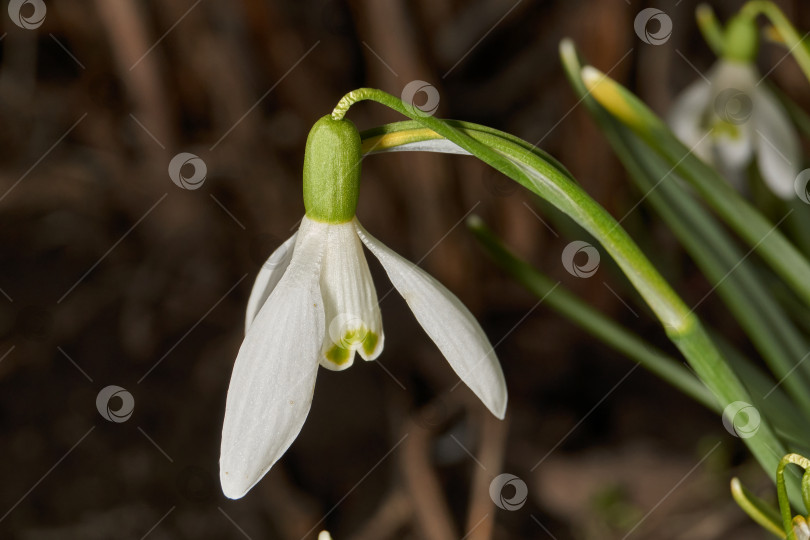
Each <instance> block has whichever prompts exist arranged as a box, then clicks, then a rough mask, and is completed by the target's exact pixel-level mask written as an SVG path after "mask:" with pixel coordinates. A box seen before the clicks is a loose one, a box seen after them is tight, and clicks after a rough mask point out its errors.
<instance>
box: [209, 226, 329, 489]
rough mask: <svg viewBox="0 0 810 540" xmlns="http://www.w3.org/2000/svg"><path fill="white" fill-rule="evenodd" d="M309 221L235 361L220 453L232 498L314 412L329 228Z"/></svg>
mask: <svg viewBox="0 0 810 540" xmlns="http://www.w3.org/2000/svg"><path fill="white" fill-rule="evenodd" d="M307 221H308V220H305V222H303V223H302V224H301V229H300V230H299V232H298V239H297V242H296V246H295V256H294V257H293V259H292V261H291V262H290V265H289V267H288V269H287V272H285V273H284V276H283V277H282V278H281V281H280V282H279V283H278V286H277V287H276V288H275V290H274V291H273V293H272V294H271V295H270V298H268V299H267V302H265V304H264V306H263V307H262V308H261V309H260V310H259V314H258V315H257V316H256V319H255V320H254V322H253V324H252V325H251V327H250V330H249V331H248V333H247V335H246V336H245V340H244V342H243V343H242V347H241V348H240V349H239V355H238V356H237V357H236V362H235V363H234V366H233V373H232V374H231V384H230V386H229V387H228V398H227V401H226V404H225V420H224V423H223V426H222V446H221V450H220V458H219V466H220V472H219V478H220V483H221V484H222V491H223V493H225V495H226V496H227V497H229V498H231V499H238V498H240V497H242V496H244V494H245V493H247V491H248V490H249V489H250V488H251V487H253V486H254V485H255V484H256V482H258V481H259V480H260V479H261V478H262V476H264V475H265V473H267V471H268V470H269V469H270V467H271V466H272V465H273V464H274V463H275V462H276V461H277V460H278V459H279V458H280V457H281V455H282V454H284V452H285V451H286V450H287V448H288V447H289V446H290V444H292V442H293V440H295V438H296V437H297V436H298V433H299V432H300V431H301V426H302V425H303V424H304V420H306V417H307V414H309V408H310V405H311V403H312V392H313V390H314V388H315V375H316V373H317V370H318V353H319V352H320V348H321V341H322V340H323V334H324V324H323V320H324V319H323V302H322V301H321V294H320V288H319V286H318V276H319V273H320V263H321V258H322V251H323V241H324V232H325V229H324V228H323V227H322V226H311V222H307ZM316 225H320V224H316Z"/></svg>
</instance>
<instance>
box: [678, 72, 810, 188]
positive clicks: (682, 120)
mask: <svg viewBox="0 0 810 540" xmlns="http://www.w3.org/2000/svg"><path fill="white" fill-rule="evenodd" d="M707 78H708V83H707V81H705V80H698V81H696V82H695V83H693V84H692V85H690V86H689V87H687V88H686V90H684V91H683V93H682V94H681V95H680V96H679V97H678V98H677V100H676V101H675V104H674V105H673V107H672V110H671V112H670V115H669V124H670V127H671V128H672V131H673V132H674V133H675V135H676V136H677V137H678V138H679V139H680V140H681V141H682V142H683V143H684V144H685V145H687V146H688V147H689V148H692V149H693V151H694V153H695V154H696V155H697V156H698V157H700V158H701V159H703V160H704V161H706V162H707V163H709V164H711V165H714V166H715V167H717V168H718V169H719V171H720V172H721V173H722V174H723V175H724V176H725V177H726V178H727V179H728V180H729V182H731V183H732V184H733V185H734V186H735V187H736V188H737V189H739V190H742V189H744V188H745V169H746V167H747V166H748V164H749V163H750V161H751V159H752V157H754V156H756V160H757V166H758V168H759V171H760V174H761V175H762V178H763V179H764V181H765V183H766V184H767V185H768V187H769V188H770V189H771V191H773V193H775V194H776V195H777V196H779V197H781V198H783V199H789V198H791V197H794V196H795V192H794V189H793V184H794V181H795V179H796V175H797V174H798V172H799V169H800V167H801V147H800V143H799V137H798V135H797V133H796V130H795V129H794V127H793V124H792V123H791V121H790V119H789V117H788V115H787V113H786V112H785V110H784V108H783V107H782V105H781V104H780V103H779V102H778V100H777V99H776V97H775V96H774V95H773V94H772V93H771V91H770V90H768V88H767V87H766V86H765V85H764V84H763V82H762V79H761V77H760V76H759V73H758V72H757V70H756V68H755V67H754V66H753V64H750V63H747V62H737V61H731V60H719V61H718V62H717V63H716V64H715V66H714V67H713V68H712V69H711V71H710V72H709V74H708V77H707Z"/></svg>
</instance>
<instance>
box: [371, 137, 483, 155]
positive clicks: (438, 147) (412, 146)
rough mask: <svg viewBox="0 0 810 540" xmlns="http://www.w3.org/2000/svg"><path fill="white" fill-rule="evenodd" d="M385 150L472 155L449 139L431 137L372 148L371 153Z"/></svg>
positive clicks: (380, 152)
mask: <svg viewBox="0 0 810 540" xmlns="http://www.w3.org/2000/svg"><path fill="white" fill-rule="evenodd" d="M384 152H435V153H437V154H461V155H464V156H470V155H472V154H470V153H469V152H467V151H466V150H464V149H463V148H462V147H460V146H459V145H457V144H456V143H454V142H453V141H449V140H447V139H431V140H427V141H416V142H411V143H406V144H401V145H399V146H393V147H390V148H383V149H380V150H375V149H373V148H372V149H371V150H370V151H369V152H368V153H369V154H382V153H384Z"/></svg>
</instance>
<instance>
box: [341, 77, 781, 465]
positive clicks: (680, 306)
mask: <svg viewBox="0 0 810 540" xmlns="http://www.w3.org/2000/svg"><path fill="white" fill-rule="evenodd" d="M362 100H371V101H376V102H378V103H381V104H383V105H386V106H388V107H390V108H391V109H394V110H395V111H397V112H400V113H401V114H403V115H405V116H408V117H409V118H412V119H413V120H415V121H416V122H418V123H419V124H421V125H422V126H423V127H425V128H427V129H429V130H431V131H433V132H435V133H437V134H439V135H441V136H442V137H444V138H446V139H448V140H450V141H452V142H454V143H455V144H456V145H458V146H459V147H461V148H462V149H464V150H466V151H467V152H469V153H471V154H473V155H475V156H476V157H477V158H478V159H480V160H482V161H484V162H485V163H487V164H489V165H490V166H492V167H494V168H495V169H497V170H498V171H500V172H502V173H504V174H506V175H507V176H509V177H510V178H512V179H513V180H515V181H516V182H518V183H519V184H521V185H522V186H524V187H526V188H527V189H529V190H530V191H532V192H533V193H535V194H537V195H539V196H540V197H542V198H544V199H546V200H548V201H549V202H550V203H552V204H553V205H554V206H556V207H557V208H558V209H560V210H561V211H563V212H564V213H566V214H568V216H569V217H571V218H572V219H574V220H575V221H576V222H577V223H578V224H579V225H580V226H581V227H583V228H584V229H585V230H586V231H588V232H589V233H590V234H592V235H593V236H594V238H596V239H597V240H598V241H599V242H600V243H601V244H602V246H603V247H604V248H605V250H606V251H607V252H608V253H609V254H610V255H611V256H612V257H613V259H614V260H615V261H616V263H617V264H618V265H619V267H620V268H621V269H622V271H623V272H624V274H625V275H626V276H627V278H628V279H629V280H630V282H631V283H632V284H633V286H635V288H636V289H637V290H638V292H639V293H640V294H641V296H642V297H643V298H644V300H645V301H646V302H647V304H648V305H649V306H650V307H651V309H652V310H653V311H654V313H655V314H656V316H657V317H658V319H659V320H660V321H661V323H662V325H663V326H664V328H665V330H666V333H667V335H668V336H669V338H670V340H671V341H672V342H673V343H674V344H675V345H676V346H677V347H678V348H679V349H680V350H681V352H682V353H683V355H684V357H685V358H686V359H687V360H688V361H689V363H690V365H691V366H692V368H693V369H694V370H695V371H696V372H697V374H698V376H699V377H700V378H701V380H703V382H704V383H705V384H706V386H707V387H708V388H709V390H711V392H712V393H713V394H714V396H715V398H716V399H717V401H718V403H719V405H720V406H721V407H724V408H725V407H726V406H727V405H729V404H730V403H732V402H735V401H745V402H747V403H751V402H752V399H751V396H750V394H749V393H748V390H746V388H745V386H744V385H743V384H742V382H741V381H740V379H739V378H738V377H737V375H736V374H735V373H734V371H733V370H732V369H731V368H730V367H729V365H728V364H727V363H726V362H725V361H724V359H723V358H722V357H721V355H720V353H719V351H718V350H717V348H716V346H715V345H714V343H713V342H712V341H711V339H710V338H709V336H708V334H707V333H706V331H705V330H704V328H703V326H702V324H701V323H700V321H699V319H698V318H697V316H696V315H695V314H694V313H693V312H692V310H691V309H689V308H688V307H687V306H686V304H684V302H683V301H682V300H681V299H680V297H679V296H678V295H677V294H676V293H675V291H673V290H672V288H670V286H669V284H668V283H667V282H666V280H664V278H663V277H662V276H661V275H660V274H659V273H658V271H657V270H656V269H655V267H654V266H653V265H652V264H651V263H650V261H649V260H648V259H647V257H646V256H645V255H644V254H643V253H642V252H641V250H640V249H639V247H638V246H637V245H636V243H635V242H634V241H633V240H632V239H631V238H630V236H629V235H628V234H627V232H626V231H625V230H624V229H623V228H622V227H621V226H620V224H619V223H618V222H617V221H616V220H615V219H614V218H613V216H611V215H610V214H609V213H608V212H607V211H606V210H605V209H604V208H603V207H602V206H600V205H599V204H598V203H597V202H596V201H594V200H593V199H592V198H591V197H590V196H589V195H588V194H587V193H586V192H585V191H584V190H583V189H582V188H581V187H580V186H579V185H578V184H576V182H574V180H573V179H572V178H571V176H570V175H569V174H568V173H567V172H565V171H564V170H560V169H559V168H558V167H556V166H555V165H554V164H553V162H550V161H548V160H545V159H543V157H541V155H540V154H538V153H537V152H534V151H533V148H534V147H533V146H532V145H530V144H529V143H527V142H525V141H520V142H518V141H519V139H518V140H517V141H516V140H515V139H517V138H516V137H513V136H511V135H508V134H505V133H501V132H498V131H497V130H493V129H487V130H485V131H477V132H474V131H470V132H467V133H465V132H462V131H461V130H458V129H455V128H454V127H453V126H451V125H450V124H449V123H447V122H445V121H444V120H440V119H438V118H434V117H431V116H427V115H425V114H424V113H421V111H418V109H415V108H414V107H413V106H408V105H405V104H404V103H403V102H402V101H401V100H400V99H398V98H396V97H394V96H392V95H390V94H387V93H385V92H383V91H381V90H375V89H370V88H361V89H359V90H355V91H353V92H350V93H349V94H347V95H346V96H345V97H344V98H343V99H341V100H340V103H338V106H337V107H336V108H335V111H334V112H333V117H334V118H336V119H342V118H343V117H344V116H345V114H346V112H347V111H348V109H349V107H351V105H352V104H354V103H357V102H358V101H362ZM744 440H745V443H746V444H747V445H748V447H749V448H750V449H751V452H752V453H753V454H754V456H756V458H757V459H758V460H759V462H760V463H761V464H762V465H763V467H764V468H765V469H766V470H774V468H775V467H776V464H777V457H776V456H780V455H784V454H785V453H786V452H785V450H784V447H783V445H782V443H781V441H780V440H779V439H778V438H777V437H776V434H775V433H774V431H773V428H772V427H771V425H770V423H769V421H768V420H767V418H762V423H761V424H760V426H759V429H758V430H757V431H756V433H755V434H754V435H753V436H752V437H749V438H746V439H744Z"/></svg>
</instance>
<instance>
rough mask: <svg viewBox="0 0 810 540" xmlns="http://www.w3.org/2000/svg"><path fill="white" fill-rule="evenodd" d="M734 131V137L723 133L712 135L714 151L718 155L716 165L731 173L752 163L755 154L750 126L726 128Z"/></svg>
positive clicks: (730, 126)
mask: <svg viewBox="0 0 810 540" xmlns="http://www.w3.org/2000/svg"><path fill="white" fill-rule="evenodd" d="M726 129H728V130H734V132H735V133H734V135H733V136H732V135H730V134H729V133H721V134H717V135H714V134H713V135H712V136H711V137H712V138H713V140H714V151H715V152H716V154H717V159H716V163H717V164H718V166H720V167H721V168H722V169H724V170H728V171H729V172H730V173H732V174H733V173H735V172H739V171H741V170H742V169H744V168H745V166H746V165H748V163H749V162H750V161H751V157H752V156H753V154H754V142H753V141H752V140H751V130H750V124H748V123H746V124H744V125H739V126H733V125H729V126H726Z"/></svg>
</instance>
